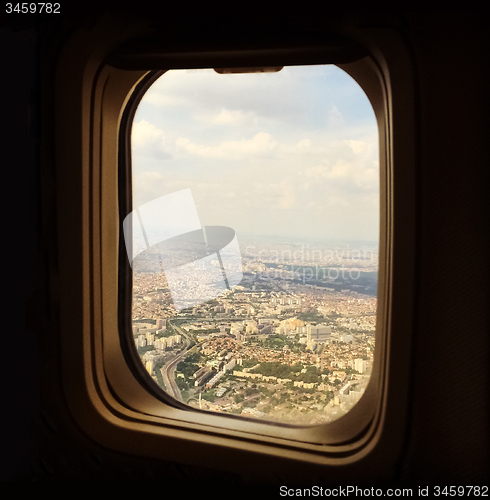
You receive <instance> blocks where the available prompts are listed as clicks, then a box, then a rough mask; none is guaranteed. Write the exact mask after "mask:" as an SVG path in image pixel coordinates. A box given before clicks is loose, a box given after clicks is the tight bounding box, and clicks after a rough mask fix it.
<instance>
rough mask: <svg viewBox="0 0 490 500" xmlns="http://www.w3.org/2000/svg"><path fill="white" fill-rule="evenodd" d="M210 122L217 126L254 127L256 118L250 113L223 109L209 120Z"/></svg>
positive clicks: (256, 121)
mask: <svg viewBox="0 0 490 500" xmlns="http://www.w3.org/2000/svg"><path fill="white" fill-rule="evenodd" d="M210 122H211V123H214V124H219V125H221V124H223V125H232V126H235V127H238V126H242V127H243V126H245V127H256V126H257V123H258V118H257V116H256V115H255V113H253V112H251V111H242V110H240V109H233V110H232V109H225V108H223V109H222V110H221V111H220V113H219V114H218V115H215V116H213V117H212V118H211V120H210Z"/></svg>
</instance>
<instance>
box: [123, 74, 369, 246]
mask: <svg viewBox="0 0 490 500" xmlns="http://www.w3.org/2000/svg"><path fill="white" fill-rule="evenodd" d="M132 165H133V208H137V207H138V206H141V205H142V204H144V203H147V202H149V201H151V200H154V199H157V198H159V197H161V196H164V195H167V194H170V193H176V192H178V191H181V190H184V189H190V191H191V193H192V197H193V200H194V203H195V206H196V209H197V213H198V216H199V219H200V222H201V224H202V225H211V226H220V225H222V226H227V227H231V228H232V229H234V230H235V231H236V234H237V236H238V238H239V239H240V235H243V236H259V237H281V238H286V239H289V240H291V241H299V242H300V241H304V242H309V241H333V240H341V241H370V242H377V241H378V236H379V234H378V233H379V161H378V130H377V125H376V119H375V115H374V112H373V109H372V106H371V104H370V103H369V101H368V99H367V97H366V95H365V94H364V92H363V91H362V89H361V88H360V87H359V85H358V84H357V83H356V82H355V81H354V80H353V79H352V78H351V77H350V76H349V75H348V74H347V73H345V72H344V71H343V70H341V69H340V68H338V67H336V66H333V65H318V66H294V67H285V68H283V69H282V70H281V71H279V72H277V73H252V74H218V73H216V72H215V71H214V70H212V69H203V70H172V71H168V72H166V73H165V74H163V75H162V76H161V77H160V78H159V79H158V80H157V81H156V82H155V83H154V84H153V85H152V86H151V87H150V89H149V90H148V91H147V93H146V94H145V95H144V97H143V99H142V101H141V103H140V104H139V106H138V109H137V111H136V115H135V118H134V122H133V127H132Z"/></svg>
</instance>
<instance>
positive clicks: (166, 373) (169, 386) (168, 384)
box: [160, 325, 192, 401]
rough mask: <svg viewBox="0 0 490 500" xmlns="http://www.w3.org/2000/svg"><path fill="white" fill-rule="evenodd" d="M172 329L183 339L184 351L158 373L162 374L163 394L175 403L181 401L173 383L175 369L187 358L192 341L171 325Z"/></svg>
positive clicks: (178, 391)
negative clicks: (174, 400) (171, 398)
mask: <svg viewBox="0 0 490 500" xmlns="http://www.w3.org/2000/svg"><path fill="white" fill-rule="evenodd" d="M172 328H174V329H175V330H176V331H177V332H178V333H179V334H180V335H182V338H183V339H185V340H184V343H185V345H184V349H183V351H181V352H180V353H179V354H177V355H176V356H175V357H174V358H172V359H170V360H169V361H167V362H166V363H165V364H164V365H163V366H162V367H161V368H160V371H161V373H162V378H163V383H164V384H165V392H166V393H167V394H168V395H169V396H171V397H173V398H174V399H176V400H177V401H182V395H181V394H180V389H179V388H178V386H177V383H176V382H175V370H176V368H177V365H178V364H179V363H180V362H181V361H182V360H183V359H185V357H186V356H187V353H188V351H189V346H190V344H191V342H192V339H191V338H190V337H189V334H188V333H187V332H185V331H184V330H182V329H181V328H180V327H178V326H176V325H172Z"/></svg>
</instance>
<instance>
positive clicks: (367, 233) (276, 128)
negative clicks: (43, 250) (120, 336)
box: [123, 65, 380, 425]
mask: <svg viewBox="0 0 490 500" xmlns="http://www.w3.org/2000/svg"><path fill="white" fill-rule="evenodd" d="M131 151H132V152H131V154H132V196H133V202H132V203H133V204H132V207H133V210H132V212H131V213H129V214H128V215H127V217H126V218H125V219H124V223H123V230H124V240H125V245H126V250H127V257H128V260H129V263H130V265H131V268H132V273H133V289H132V292H133V300H132V331H133V338H134V342H135V347H136V349H137V352H138V355H139V358H140V359H141V362H142V363H143V365H144V367H145V368H146V370H147V371H148V373H149V374H150V375H151V376H152V378H153V380H154V382H155V384H156V385H158V386H159V387H160V388H161V389H162V390H163V391H165V392H166V393H167V394H168V395H170V396H171V397H172V398H174V399H175V400H177V401H180V402H182V403H184V404H185V405H187V406H189V407H191V408H196V409H197V408H199V409H201V410H206V411H211V412H220V413H222V414H233V415H241V416H245V417H250V418H257V419H261V420H265V421H271V422H281V423H284V424H291V425H312V424H321V423H328V422H331V421H334V420H336V419H337V418H339V417H340V416H342V415H344V414H345V413H346V412H348V411H349V410H350V409H351V408H352V407H353V406H354V405H355V404H356V403H357V402H358V401H359V400H360V398H361V397H362V395H363V393H364V391H365V389H366V387H367V385H368V383H369V379H370V374H371V369H372V365H373V357H374V350H375V344H374V334H375V328H376V308H377V276H378V242H379V218H380V205H379V183H380V180H379V177H380V172H379V157H378V128H377V123H376V119H375V115H374V111H373V108H372V106H371V104H370V102H369V100H368V98H367V97H366V94H365V93H364V92H363V90H362V89H361V87H360V86H359V85H358V84H357V83H356V82H355V81H354V79H352V78H351V77H350V76H349V75H348V74H347V73H345V72H344V71H343V70H341V69H340V68H338V67H337V66H334V65H314V66H291V67H288V66H286V67H284V68H282V69H280V68H275V69H274V71H262V72H249V73H247V72H244V73H231V74H230V73H227V72H218V71H215V70H213V69H202V70H201V69H198V70H171V71H167V72H166V73H164V74H163V75H162V76H161V77H159V78H158V79H157V80H156V81H155V82H154V83H153V84H152V85H151V87H150V88H149V89H148V90H147V92H146V93H145V95H144V96H143V98H142V100H141V101H140V103H139V105H138V108H137V110H136V113H135V116H134V121H133V124H132V136H131Z"/></svg>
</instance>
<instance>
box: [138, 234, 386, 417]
mask: <svg viewBox="0 0 490 500" xmlns="http://www.w3.org/2000/svg"><path fill="white" fill-rule="evenodd" d="M240 253H241V256H242V268H243V279H242V280H241V281H240V283H239V284H238V285H237V286H234V287H231V288H228V289H225V290H223V291H222V293H221V294H219V295H218V296H216V297H215V298H213V299H211V300H208V301H206V302H203V303H200V304H197V305H194V306H193V307H188V308H184V309H181V310H177V309H176V307H175V306H174V304H173V301H172V296H171V292H170V289H169V287H168V284H167V280H166V277H165V273H164V272H163V271H161V270H160V269H159V268H158V265H157V262H158V260H159V259H158V254H152V253H151V252H144V253H142V254H140V257H139V259H138V260H137V261H135V263H134V265H133V307H132V331H133V338H134V341H135V346H136V348H137V351H138V354H139V357H140V359H141V362H142V363H143V365H144V367H145V368H146V370H147V371H148V373H149V374H150V375H151V377H152V378H153V380H154V382H155V384H157V385H158V386H159V387H160V388H161V389H162V390H163V391H165V392H166V393H167V394H169V395H170V396H172V397H173V398H174V399H176V400H178V401H180V402H182V403H184V404H186V405H188V406H189V407H192V408H199V409H202V410H205V411H211V412H219V413H223V414H233V415H241V416H245V417H251V418H256V419H261V420H265V421H270V422H281V423H285V424H290V425H315V424H322V423H327V422H331V421H334V420H336V419H337V418H339V417H340V416H342V415H344V414H345V413H347V412H348V411H349V410H350V409H351V408H352V407H353V406H354V405H355V404H356V403H357V402H358V401H359V400H360V398H361V397H362V395H363V394H364V392H365V390H366V387H367V385H368V383H369V379H370V375H371V371H372V366H373V356H374V348H375V328H376V294H377V272H378V255H377V246H376V245H374V244H363V243H359V244H353V243H343V244H338V243H335V244H326V243H309V244H304V243H290V242H288V241H285V240H284V241H282V240H280V239H276V240H273V239H268V240H263V239H260V238H249V239H244V238H241V241H240ZM194 286H195V287H196V288H197V289H199V286H200V285H199V281H198V280H196V281H195V282H194Z"/></svg>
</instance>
